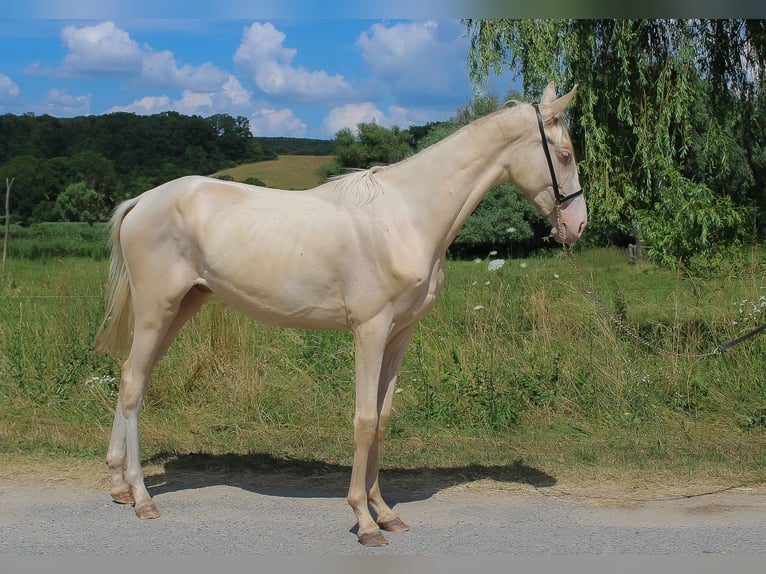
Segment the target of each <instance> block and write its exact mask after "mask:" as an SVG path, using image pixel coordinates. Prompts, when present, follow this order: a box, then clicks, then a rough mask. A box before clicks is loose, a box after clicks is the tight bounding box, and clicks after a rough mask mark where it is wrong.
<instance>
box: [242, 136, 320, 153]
mask: <svg viewBox="0 0 766 574" xmlns="http://www.w3.org/2000/svg"><path fill="white" fill-rule="evenodd" d="M253 139H254V140H255V142H256V143H258V144H260V145H261V146H262V147H263V148H264V149H266V150H268V151H271V152H274V153H276V155H317V156H319V155H335V141H334V140H317V139H310V138H286V137H254V138H253Z"/></svg>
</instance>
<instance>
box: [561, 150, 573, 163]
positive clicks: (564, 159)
mask: <svg viewBox="0 0 766 574" xmlns="http://www.w3.org/2000/svg"><path fill="white" fill-rule="evenodd" d="M559 157H560V158H561V161H562V162H563V163H569V162H570V160H571V159H572V153H571V152H569V151H567V150H565V149H562V150H559Z"/></svg>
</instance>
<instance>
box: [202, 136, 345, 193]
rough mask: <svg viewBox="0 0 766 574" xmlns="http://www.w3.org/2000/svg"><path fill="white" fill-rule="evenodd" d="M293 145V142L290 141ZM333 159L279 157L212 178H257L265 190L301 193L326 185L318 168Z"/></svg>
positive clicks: (328, 157)
mask: <svg viewBox="0 0 766 574" xmlns="http://www.w3.org/2000/svg"><path fill="white" fill-rule="evenodd" d="M291 141H294V140H291ZM334 159H335V156H334V155H280V156H279V157H278V158H277V159H272V160H266V161H258V162H254V163H245V164H242V165H238V166H236V167H232V168H229V169H224V170H221V171H219V172H216V173H214V174H213V177H229V178H231V179H233V180H234V181H246V180H247V179H249V178H257V179H259V180H261V181H262V182H263V183H265V184H266V187H273V188H278V189H290V190H302V189H309V188H311V187H315V186H317V185H319V184H320V183H323V181H324V180H323V177H322V176H321V175H320V174H319V168H321V167H322V166H323V165H326V164H328V163H331V162H332V161H333V160H334Z"/></svg>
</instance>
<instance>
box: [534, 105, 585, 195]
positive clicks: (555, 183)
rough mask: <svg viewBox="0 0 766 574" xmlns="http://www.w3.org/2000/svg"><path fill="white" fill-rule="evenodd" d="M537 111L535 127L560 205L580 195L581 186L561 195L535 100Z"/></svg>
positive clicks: (541, 116) (541, 118) (538, 106)
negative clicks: (541, 141) (537, 128)
mask: <svg viewBox="0 0 766 574" xmlns="http://www.w3.org/2000/svg"><path fill="white" fill-rule="evenodd" d="M532 107H534V108H535V112H537V127H539V128H540V137H541V138H543V151H544V152H545V159H546V160H548V169H549V170H550V172H551V182H552V183H553V193H554V194H555V195H556V204H557V205H561V204H562V203H564V202H565V201H569V200H570V199H574V198H575V197H577V196H578V195H582V188H580V189H578V190H577V191H575V192H574V193H570V194H569V195H561V191H560V190H559V182H558V181H557V180H556V172H555V171H554V169H553V160H551V150H549V149H548V138H546V137H545V127H544V126H543V115H542V114H541V113H540V105H539V104H538V103H537V102H535V103H534V104H532Z"/></svg>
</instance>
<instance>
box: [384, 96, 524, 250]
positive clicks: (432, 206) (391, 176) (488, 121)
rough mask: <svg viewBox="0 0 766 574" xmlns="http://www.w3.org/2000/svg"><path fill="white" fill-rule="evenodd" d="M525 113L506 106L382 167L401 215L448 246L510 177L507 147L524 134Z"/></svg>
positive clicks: (442, 247) (430, 238)
mask: <svg viewBox="0 0 766 574" xmlns="http://www.w3.org/2000/svg"><path fill="white" fill-rule="evenodd" d="M522 119H523V115H522V114H520V113H519V112H518V110H517V109H515V108H512V109H504V110H501V111H499V112H495V113H494V114H491V115H490V116H486V117H484V118H482V119H480V120H477V121H475V122H473V123H472V124H469V125H468V126H465V127H464V128H462V129H460V130H459V131H458V132H456V133H454V134H453V135H451V136H450V137H448V138H446V139H444V140H442V141H441V142H438V143H436V144H434V145H432V146H431V147H429V148H426V149H425V150H423V151H422V152H420V153H418V154H417V155H415V156H412V157H411V158H409V159H407V160H405V161H403V162H400V163H398V164H394V165H393V166H390V167H389V168H388V169H386V170H384V171H383V172H381V178H385V179H386V181H387V182H390V183H391V187H390V189H393V190H397V191H398V192H399V193H398V196H397V198H396V199H397V201H398V202H399V205H400V207H401V216H400V217H401V218H409V219H410V221H411V223H412V225H413V227H414V228H416V229H418V230H419V232H420V233H421V234H422V236H423V237H424V239H425V240H426V241H430V242H432V243H433V244H434V249H436V250H438V251H439V252H443V251H446V250H447V248H448V247H449V245H450V244H451V243H452V241H453V240H454V239H455V236H456V235H457V233H458V232H459V231H460V228H461V227H463V224H465V222H466V220H467V219H468V216H469V215H471V213H472V212H473V211H474V209H475V208H476V206H477V205H478V203H479V201H481V199H482V198H483V197H484V194H485V193H486V192H487V191H488V190H489V189H491V188H492V187H494V186H496V185H498V184H500V183H503V182H506V181H509V175H510V171H509V166H508V164H507V161H508V157H509V155H510V156H512V152H511V153H510V154H509V151H511V150H510V148H512V147H513V143H514V142H515V141H517V140H518V139H519V138H520V137H521V135H522V134H523V121H522Z"/></svg>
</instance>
